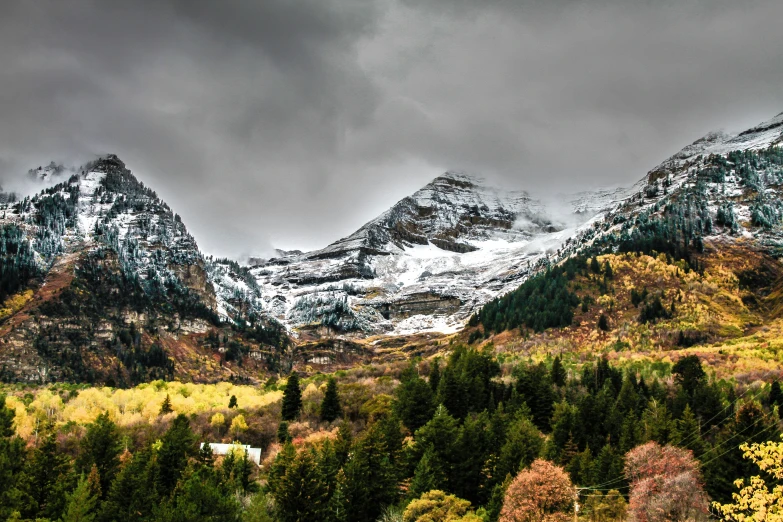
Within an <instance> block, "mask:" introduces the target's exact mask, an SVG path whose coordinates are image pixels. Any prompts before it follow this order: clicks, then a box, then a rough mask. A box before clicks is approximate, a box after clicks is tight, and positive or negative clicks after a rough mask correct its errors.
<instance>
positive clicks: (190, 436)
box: [157, 414, 198, 496]
mask: <svg viewBox="0 0 783 522" xmlns="http://www.w3.org/2000/svg"><path fill="white" fill-rule="evenodd" d="M197 453H198V447H197V446H196V436H195V434H194V433H193V430H191V429H190V421H189V420H188V418H187V417H186V416H185V415H182V414H180V415H177V417H176V418H175V419H174V422H173V423H172V425H171V427H170V428H169V429H168V431H167V432H166V433H165V434H164V435H163V438H162V439H161V445H160V449H159V450H158V455H157V457H158V463H159V465H160V469H159V471H158V487H159V491H160V493H161V495H162V496H166V495H168V494H169V493H171V491H172V490H173V489H174V486H176V485H177V481H178V480H179V479H180V477H181V475H182V472H183V471H184V470H185V467H186V466H187V464H188V459H189V458H190V457H193V456H195V455H196V454H197Z"/></svg>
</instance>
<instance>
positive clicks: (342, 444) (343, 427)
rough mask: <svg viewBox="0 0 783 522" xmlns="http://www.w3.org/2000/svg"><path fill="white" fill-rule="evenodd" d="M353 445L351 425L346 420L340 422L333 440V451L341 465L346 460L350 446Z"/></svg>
mask: <svg viewBox="0 0 783 522" xmlns="http://www.w3.org/2000/svg"><path fill="white" fill-rule="evenodd" d="M352 445H353V433H352V432H351V425H350V423H348V422H345V421H343V422H342V424H340V429H339V430H337V439H336V440H335V441H334V453H335V457H336V458H337V461H338V462H339V464H340V466H341V467H342V466H343V465H345V462H346V461H347V460H348V454H349V453H350V452H351V446H352Z"/></svg>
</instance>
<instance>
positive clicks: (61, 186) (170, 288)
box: [0, 155, 284, 384]
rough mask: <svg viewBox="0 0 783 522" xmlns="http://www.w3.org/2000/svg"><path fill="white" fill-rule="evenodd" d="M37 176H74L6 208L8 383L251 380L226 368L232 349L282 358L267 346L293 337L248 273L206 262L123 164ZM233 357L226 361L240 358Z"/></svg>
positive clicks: (0, 333)
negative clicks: (267, 314)
mask: <svg viewBox="0 0 783 522" xmlns="http://www.w3.org/2000/svg"><path fill="white" fill-rule="evenodd" d="M31 172H33V173H34V174H35V175H36V176H37V175H38V173H39V172H41V173H42V174H41V176H44V178H47V177H53V179H54V180H57V179H58V178H60V177H62V176H61V173H63V172H67V173H68V176H67V177H66V180H65V181H62V182H59V183H57V184H55V185H53V186H51V187H49V188H47V189H46V190H44V191H43V192H41V193H39V194H36V195H35V196H32V197H26V198H24V199H22V200H20V201H18V202H15V203H6V204H5V205H4V206H3V208H2V210H1V211H2V220H0V255H2V261H3V263H2V274H0V300H2V301H4V302H5V303H4V307H3V309H2V310H0V319H2V321H3V322H2V324H1V325H0V373H1V374H2V377H3V379H4V380H41V379H44V380H45V379H47V378H51V379H72V380H99V381H113V382H115V383H117V384H121V383H131V382H137V381H140V380H148V379H152V378H160V377H171V376H173V375H175V374H176V375H183V374H186V373H188V372H192V373H197V372H205V373H206V375H209V374H210V373H212V374H213V378H215V379H217V378H221V379H227V378H231V377H232V376H234V377H240V376H242V375H243V374H244V373H246V371H245V370H243V369H241V368H233V369H232V368H231V364H229V365H228V366H224V365H223V364H222V363H225V362H226V361H225V359H226V357H225V355H223V354H224V353H226V350H228V349H229V348H231V349H232V350H233V352H239V353H242V355H246V354H249V353H253V354H255V358H251V360H260V359H263V358H269V357H268V356H267V355H264V354H265V353H267V354H268V353H270V352H271V351H274V350H272V349H270V348H264V346H265V345H266V346H267V347H269V346H273V347H275V348H279V347H280V345H281V343H282V342H283V337H284V334H282V333H281V332H282V330H281V328H280V327H279V326H278V325H276V324H274V323H270V322H269V321H267V320H265V319H263V318H262V317H261V304H260V301H259V299H258V293H257V291H256V289H255V282H254V280H253V278H251V277H249V274H248V272H247V270H246V269H243V268H242V267H240V266H239V265H237V264H236V263H233V262H230V261H226V260H222V261H220V260H213V259H211V258H206V257H205V256H204V255H203V254H202V253H201V252H200V250H199V249H198V245H197V244H196V241H195V240H194V238H193V237H192V236H191V235H190V234H189V233H188V231H187V229H186V227H185V225H184V224H183V223H182V220H181V219H180V217H179V216H178V215H177V214H175V213H174V212H173V211H172V210H171V209H170V208H169V207H168V205H167V204H166V203H165V202H163V201H162V200H161V199H160V198H158V197H157V195H156V194H155V192H154V191H152V190H151V189H149V188H148V187H145V186H144V184H143V183H141V182H139V181H138V180H137V179H136V178H135V177H134V176H133V174H132V173H131V172H130V171H129V170H128V169H127V168H126V167H125V164H124V163H123V162H122V161H120V159H119V158H117V157H116V156H114V155H109V156H106V157H103V158H99V159H97V160H95V161H93V162H91V163H88V164H86V165H83V166H81V167H78V168H65V167H56V166H52V167H51V168H47V169H40V170H35V171H31ZM44 178H42V179H44ZM227 327H230V328H228V329H227ZM240 327H241V328H240ZM232 329H233V331H232ZM238 329H239V330H238ZM240 330H241V331H244V332H245V333H246V336H245V337H246V338H240V337H241V334H240ZM218 331H221V337H222V338H223V342H222V344H221V342H220V341H221V340H220V339H218V340H217V341H215V339H214V338H215V337H216V336H218V333H217V332H218ZM205 336H211V339H210V341H209V342H210V343H211V345H214V346H213V347H214V348H215V349H216V350H217V351H218V353H220V355H219V356H216V355H217V354H216V353H213V352H215V351H216V350H210V349H206V348H205V344H204V343H205V342H204V340H203V338H204V337H205ZM235 337H236V340H235V339H234V338H235ZM248 337H249V338H248ZM229 339H231V341H229ZM230 342H234V344H233V345H231V346H229V344H230ZM283 344H284V343H283ZM177 351H179V352H181V353H180V357H175V358H173V359H172V358H170V357H169V356H170V355H172V354H174V353H176V352H177ZM233 352H231V353H229V361H228V362H230V361H231V360H232V359H233V360H239V356H238V355H237V354H236V353H233ZM231 356H233V357H231ZM208 359H215V360H214V361H210V362H209V363H207V360H208ZM259 365H260V363H258V364H256V365H255V366H259ZM251 366H252V365H251ZM253 371H255V370H253Z"/></svg>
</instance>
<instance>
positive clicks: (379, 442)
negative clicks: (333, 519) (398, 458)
mask: <svg viewBox="0 0 783 522" xmlns="http://www.w3.org/2000/svg"><path fill="white" fill-rule="evenodd" d="M384 446H385V444H384V440H383V433H382V432H381V430H380V429H378V425H377V423H376V424H374V425H372V426H370V428H369V429H368V430H367V432H366V433H365V434H364V436H363V437H362V438H361V439H359V440H358V441H357V442H356V444H355V445H354V447H353V454H352V455H351V457H350V458H349V459H348V462H347V463H346V465H345V467H344V468H343V471H344V475H343V480H342V482H341V483H340V489H341V493H340V494H341V495H342V496H343V497H344V499H345V501H344V502H345V504H344V505H345V515H346V518H345V520H346V522H364V521H367V520H375V519H376V518H378V515H380V514H381V510H382V509H383V507H384V506H387V505H389V504H391V503H393V502H394V501H395V500H397V497H398V494H399V489H398V487H397V479H396V471H395V469H394V466H393V465H392V463H391V462H390V459H389V455H388V454H387V453H386V451H385V448H384Z"/></svg>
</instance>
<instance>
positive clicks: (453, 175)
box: [430, 170, 485, 185]
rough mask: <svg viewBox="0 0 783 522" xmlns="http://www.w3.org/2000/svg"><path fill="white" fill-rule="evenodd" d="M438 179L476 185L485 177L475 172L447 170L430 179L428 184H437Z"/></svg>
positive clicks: (482, 181) (483, 180)
mask: <svg viewBox="0 0 783 522" xmlns="http://www.w3.org/2000/svg"><path fill="white" fill-rule="evenodd" d="M439 181H441V182H446V183H452V182H456V183H460V184H466V185H478V184H481V183H484V182H485V179H484V178H483V177H481V176H478V175H476V174H471V173H468V172H465V171H462V170H447V171H446V172H444V173H443V174H441V175H440V176H438V177H436V178H435V179H433V180H432V182H431V183H430V184H437V183H438V182H439Z"/></svg>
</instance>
